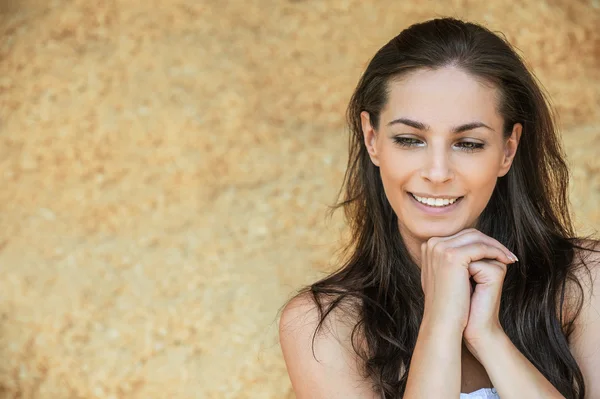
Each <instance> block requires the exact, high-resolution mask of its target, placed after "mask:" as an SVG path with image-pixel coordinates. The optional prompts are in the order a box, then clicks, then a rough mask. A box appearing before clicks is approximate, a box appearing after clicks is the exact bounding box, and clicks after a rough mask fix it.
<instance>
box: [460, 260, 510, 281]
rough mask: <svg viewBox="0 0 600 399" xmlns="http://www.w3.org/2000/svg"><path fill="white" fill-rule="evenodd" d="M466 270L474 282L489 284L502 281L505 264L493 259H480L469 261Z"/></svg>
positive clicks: (505, 268) (504, 273)
mask: <svg viewBox="0 0 600 399" xmlns="http://www.w3.org/2000/svg"><path fill="white" fill-rule="evenodd" d="M468 270H469V275H470V276H471V279H472V280H473V281H474V282H475V283H476V284H489V283H498V282H502V281H504V276H505V275H506V270H507V266H506V265H505V264H503V263H502V262H498V261H495V260H481V261H476V262H471V263H469V266H468Z"/></svg>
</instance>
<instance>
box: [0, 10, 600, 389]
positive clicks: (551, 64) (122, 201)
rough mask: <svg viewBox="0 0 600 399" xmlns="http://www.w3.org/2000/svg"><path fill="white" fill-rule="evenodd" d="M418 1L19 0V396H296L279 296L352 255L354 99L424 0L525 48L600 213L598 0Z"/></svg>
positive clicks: (0, 372) (6, 26)
mask: <svg viewBox="0 0 600 399" xmlns="http://www.w3.org/2000/svg"><path fill="white" fill-rule="evenodd" d="M370 3H376V4H377V5H376V6H373V5H368V4H370ZM416 3H417V2H416V1H415V2H409V1H388V2H383V1H381V2H367V1H362V0H353V1H342V0H331V1H308V0H306V1H266V0H256V1H243V2H242V1H237V2H236V1H229V2H227V1H217V0H211V1H209V0H203V1H181V0H174V1H166V0H164V1H157V0H146V1H139V0H137V1H136V0H95V1H90V0H88V1H83V0H47V1H37V2H35V1H31V0H30V1H26V0H20V1H17V0H14V1H9V0H1V1H0V12H1V13H2V14H0V17H1V20H0V34H1V36H0V185H1V187H2V189H1V190H0V316H1V324H0V359H2V360H1V361H0V397H2V398H15V397H19V398H52V399H54V398H261V399H266V398H287V397H293V395H292V394H291V393H290V392H291V391H290V385H289V380H288V377H287V374H286V371H285V366H284V364H283V361H282V358H281V354H280V351H279V347H278V344H277V319H276V316H277V313H276V312H277V310H278V309H279V307H280V306H281V305H282V304H283V302H284V301H285V300H286V299H287V298H288V297H289V295H290V294H291V293H292V292H293V291H294V290H295V289H297V288H299V287H300V286H301V285H303V284H305V283H308V282H310V281H312V280H314V279H315V278H316V277H317V276H319V275H321V273H323V272H325V271H326V270H329V269H330V268H331V267H333V266H334V265H335V256H336V254H335V252H334V250H335V248H337V247H338V240H339V239H340V237H341V233H342V231H343V224H342V221H341V214H340V213H338V214H337V215H336V216H335V217H334V218H333V219H332V220H330V221H328V220H327V219H326V211H327V208H326V205H328V204H331V203H333V201H334V199H335V195H336V194H337V191H338V188H339V185H340V184H341V182H342V176H343V172H344V168H345V162H346V156H347V154H346V142H347V138H346V132H345V129H344V119H343V118H344V110H345V106H346V103H347V101H348V98H349V96H350V94H351V91H352V89H353V88H354V86H355V84H356V81H357V79H358V77H359V75H360V73H361V71H362V70H363V68H364V67H365V66H366V62H367V61H368V59H369V57H371V56H372V55H373V54H374V52H375V51H376V50H377V49H378V48H379V47H380V46H381V45H382V44H383V43H384V42H385V41H387V40H389V39H390V38H391V37H393V36H394V35H396V34H397V33H398V32H399V31H400V30H401V29H402V28H404V27H406V26H408V24H410V23H412V22H416V21H419V20H421V19H424V18H428V17H433V16H436V15H452V16H459V17H464V18H472V19H475V20H478V21H480V22H483V23H486V24H488V25H489V26H490V27H492V28H494V29H497V30H501V31H503V32H505V33H506V35H507V37H508V38H509V39H510V40H511V41H512V42H513V43H514V44H515V45H516V46H517V47H518V48H519V49H520V50H521V51H522V53H523V54H524V56H525V57H526V59H527V60H528V62H529V63H530V65H531V66H532V68H533V70H534V71H535V73H536V74H537V76H538V77H539V78H540V80H541V81H542V82H543V84H544V86H545V87H546V89H547V90H548V92H549V93H550V94H551V96H552V99H553V101H554V103H555V105H556V107H557V110H558V113H559V116H560V125H561V128H562V130H563V140H564V144H565V148H566V150H567V153H568V156H569V161H570V163H571V164H572V172H573V177H574V181H573V198H572V199H573V203H574V205H575V211H576V215H577V217H578V220H579V226H580V228H581V231H584V230H586V229H589V228H593V227H595V228H598V227H599V226H600V209H599V208H600V207H599V205H598V204H599V203H600V157H599V156H598V154H599V150H600V30H599V29H598V26H600V3H599V2H598V0H591V1H583V0H580V1H572V0H555V1H546V2H544V1H529V2H523V1H516V0H510V1H492V2H488V1H480V2H475V1H458V0H456V1H449V2H443V3H446V4H447V5H445V6H434V5H433V4H434V3H437V2H429V3H426V2H418V3H419V5H416ZM439 3H442V2H439ZM423 4H430V5H429V6H427V5H423Z"/></svg>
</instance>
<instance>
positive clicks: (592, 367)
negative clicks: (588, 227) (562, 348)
mask: <svg viewBox="0 0 600 399" xmlns="http://www.w3.org/2000/svg"><path fill="white" fill-rule="evenodd" d="M579 245H580V246H581V247H583V248H584V249H578V250H577V253H576V256H575V259H574V262H575V264H574V268H573V272H574V273H575V275H576V276H577V279H578V280H579V282H580V283H581V287H582V288H583V302H582V304H581V312H580V313H579V314H578V315H577V318H576V320H575V323H574V329H573V334H572V337H571V339H570V342H569V347H570V349H571V352H572V354H573V357H574V358H575V360H576V361H577V364H578V365H579V367H580V369H581V372H582V374H583V377H584V381H585V384H586V392H587V393H586V398H588V397H589V398H597V397H600V242H598V241H592V240H586V241H582V242H580V243H579ZM588 395H589V396H588Z"/></svg>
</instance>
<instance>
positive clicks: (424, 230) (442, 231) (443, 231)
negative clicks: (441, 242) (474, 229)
mask: <svg viewBox="0 0 600 399" xmlns="http://www.w3.org/2000/svg"><path fill="white" fill-rule="evenodd" d="M411 227H413V226H411ZM405 228H407V229H408V231H410V232H411V234H412V235H413V236H415V237H417V238H418V239H419V240H421V241H427V240H428V239H430V238H431V237H448V236H451V235H454V234H456V233H458V232H460V231H462V230H464V229H466V227H462V226H456V225H450V224H447V225H441V224H440V225H437V226H436V225H434V224H433V223H432V224H430V225H429V226H414V227H413V228H409V227H408V226H405Z"/></svg>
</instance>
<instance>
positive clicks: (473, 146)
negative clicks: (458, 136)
mask: <svg viewBox="0 0 600 399" xmlns="http://www.w3.org/2000/svg"><path fill="white" fill-rule="evenodd" d="M457 145H458V146H459V148H460V149H461V150H463V151H467V152H473V151H477V150H481V149H483V147H484V145H483V144H481V143H473V142H471V141H461V142H460V143H458V144H457Z"/></svg>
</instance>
